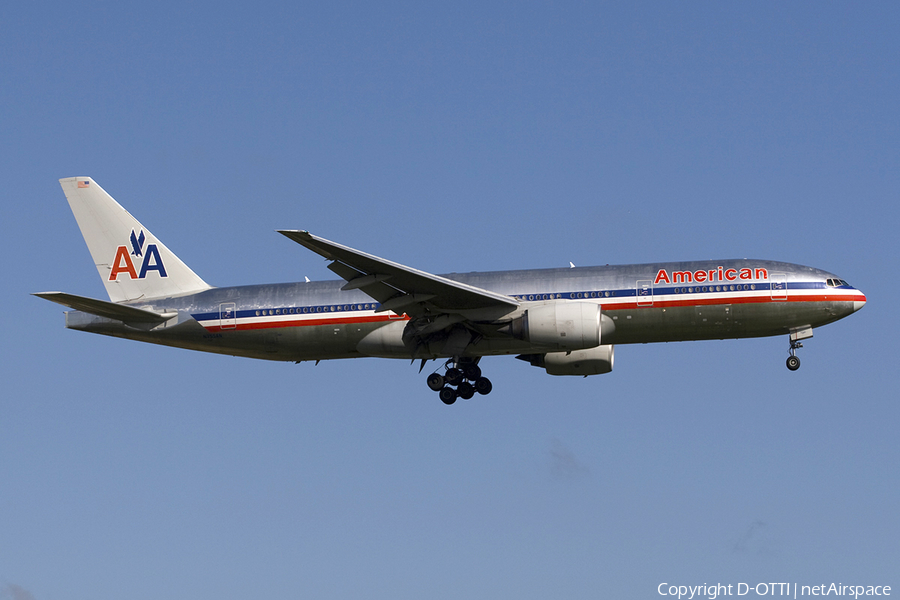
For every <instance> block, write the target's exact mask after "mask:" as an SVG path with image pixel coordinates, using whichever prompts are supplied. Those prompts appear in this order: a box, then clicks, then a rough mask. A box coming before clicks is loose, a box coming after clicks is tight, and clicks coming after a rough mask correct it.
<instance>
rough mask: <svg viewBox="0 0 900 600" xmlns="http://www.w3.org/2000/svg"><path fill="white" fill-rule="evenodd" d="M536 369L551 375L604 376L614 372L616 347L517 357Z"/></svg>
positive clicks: (598, 347)
mask: <svg viewBox="0 0 900 600" xmlns="http://www.w3.org/2000/svg"><path fill="white" fill-rule="evenodd" d="M516 358H521V359H522V360H527V361H528V362H529V363H531V365H532V366H535V367H543V368H544V369H546V370H547V373H549V374H550V375H583V376H587V375H603V374H604V373H609V372H610V371H612V370H613V361H614V359H615V347H614V346H612V345H607V346H597V347H596V348H587V349H585V350H573V351H572V352H548V353H547V354H526V355H522V356H517V357H516Z"/></svg>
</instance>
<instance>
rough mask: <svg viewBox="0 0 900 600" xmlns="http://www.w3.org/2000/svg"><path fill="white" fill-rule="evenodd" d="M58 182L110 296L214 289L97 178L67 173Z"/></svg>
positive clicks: (157, 295)
mask: <svg viewBox="0 0 900 600" xmlns="http://www.w3.org/2000/svg"><path fill="white" fill-rule="evenodd" d="M59 183H60V185H61V186H62V189H63V192H65V194H66V199H67V200H68V201H69V206H71V207H72V212H73V213H74V214H75V220H76V221H78V227H79V228H80V229H81V235H83V236H84V241H85V242H86V243H87V246H88V250H90V251H91V256H92V257H93V259H94V264H95V265H96V266H97V271H99V272H100V279H102V280H103V285H104V286H106V292H107V293H108V294H109V299H110V300H112V301H113V302H127V301H129V300H138V299H140V298H161V297H166V296H177V295H182V294H190V293H195V292H201V291H203V290H208V289H209V288H210V286H209V285H207V284H206V282H205V281H203V280H202V279H200V277H198V276H197V274H196V273H194V272H193V271H191V269H190V267H188V266H187V265H186V264H184V263H183V262H181V260H180V259H179V258H178V257H177V256H175V255H174V254H172V252H171V251H170V250H169V249H168V248H166V246H165V244H163V243H162V242H161V241H159V240H158V239H156V236H154V235H153V234H152V233H150V230H148V229H147V228H145V227H144V226H143V225H141V224H140V222H139V221H138V220H137V219H135V218H134V217H132V216H131V214H130V213H129V212H128V211H127V210H125V209H124V208H122V206H121V205H120V204H119V203H118V202H116V201H115V200H113V198H112V196H110V195H109V194H107V193H106V192H105V191H104V190H103V188H101V187H100V186H99V185H97V184H96V182H94V180H93V179H91V178H90V177H68V178H66V179H60V180H59Z"/></svg>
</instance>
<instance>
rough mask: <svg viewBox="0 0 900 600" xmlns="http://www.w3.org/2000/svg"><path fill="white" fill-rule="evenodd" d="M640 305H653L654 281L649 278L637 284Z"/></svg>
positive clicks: (638, 303)
mask: <svg viewBox="0 0 900 600" xmlns="http://www.w3.org/2000/svg"><path fill="white" fill-rule="evenodd" d="M635 288H636V292H637V305H638V306H653V282H652V281H651V280H649V279H647V280H645V281H638V282H637V284H636V285H635Z"/></svg>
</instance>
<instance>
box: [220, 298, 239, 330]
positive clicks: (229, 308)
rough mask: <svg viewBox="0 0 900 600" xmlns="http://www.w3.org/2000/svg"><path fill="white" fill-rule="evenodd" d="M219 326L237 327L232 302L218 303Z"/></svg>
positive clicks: (223, 327) (226, 327) (224, 327)
mask: <svg viewBox="0 0 900 600" xmlns="http://www.w3.org/2000/svg"><path fill="white" fill-rule="evenodd" d="M219 327H221V328H222V329H235V328H236V327H237V317H236V315H235V312H234V302H223V303H222V304H220V305H219Z"/></svg>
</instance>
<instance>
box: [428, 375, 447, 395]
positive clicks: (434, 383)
mask: <svg viewBox="0 0 900 600" xmlns="http://www.w3.org/2000/svg"><path fill="white" fill-rule="evenodd" d="M426 382H427V383H428V387H429V388H431V390H432V391H435V392H439V391H441V388H442V387H444V376H443V375H441V374H440V373H432V374H431V375H429V376H428V379H427V380H426Z"/></svg>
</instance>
